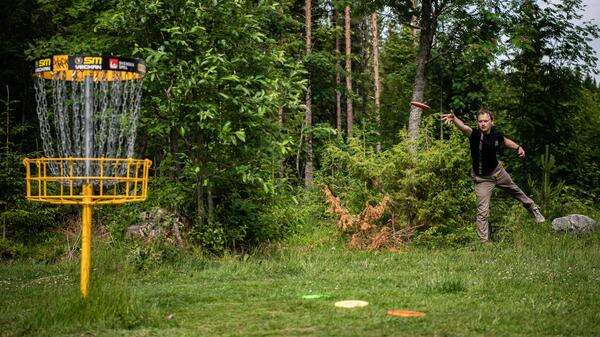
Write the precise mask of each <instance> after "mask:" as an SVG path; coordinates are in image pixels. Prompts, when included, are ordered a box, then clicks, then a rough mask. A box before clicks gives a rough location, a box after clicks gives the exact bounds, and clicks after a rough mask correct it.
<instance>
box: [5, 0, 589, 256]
mask: <svg viewBox="0 0 600 337" xmlns="http://www.w3.org/2000/svg"><path fill="white" fill-rule="evenodd" d="M584 10H585V9H584V7H583V5H582V2H581V1H580V0H565V1H561V2H550V3H548V2H546V1H527V0H526V1H502V2H497V1H479V0H456V1H450V0H423V1H416V2H413V1H408V0H407V1H387V0H381V1H378V0H376V1H356V2H353V1H243V0H223V1H213V0H189V1H183V0H172V1H159V0H156V1H141V0H110V1H94V0H62V1H48V0H37V1H27V0H23V1H12V2H10V3H6V4H5V8H4V10H3V11H2V13H0V16H1V17H2V19H1V22H2V26H3V29H2V31H1V32H0V34H2V36H1V39H0V41H1V42H0V43H1V47H0V53H2V55H1V56H0V59H1V60H2V61H1V62H2V66H1V67H0V72H1V76H0V82H1V84H2V85H1V86H0V92H1V96H0V97H1V98H2V100H1V103H2V106H1V109H0V110H1V114H2V116H1V117H2V118H1V120H2V128H1V130H0V135H1V136H2V140H3V146H2V147H3V149H2V159H1V160H0V177H1V178H0V225H2V238H1V241H0V254H1V256H2V258H3V259H13V258H18V257H31V258H34V259H41V260H47V261H52V260H56V259H59V258H60V257H61V256H63V255H64V253H65V250H67V249H68V248H65V246H64V244H63V239H62V237H61V235H62V234H60V233H61V231H62V230H64V229H65V228H69V224H73V223H74V222H77V219H78V217H79V215H78V209H77V208H71V207H55V206H46V205H40V204H32V203H27V202H26V201H25V200H24V198H23V191H24V181H23V176H24V172H23V171H24V170H23V166H22V164H21V160H22V158H23V157H25V156H27V157H39V156H42V148H41V141H40V138H39V127H38V122H37V114H36V102H35V98H34V97H35V94H34V90H33V79H32V60H33V59H35V58H37V57H42V56H49V55H54V54H70V55H74V54H110V55H123V56H133V57H138V58H142V59H144V60H145V61H146V63H147V68H148V70H149V71H148V74H147V76H146V78H145V81H144V93H143V101H142V108H141V120H140V126H139V128H138V137H137V139H138V141H137V144H136V153H137V156H138V157H139V158H149V159H151V160H152V161H153V168H152V171H151V175H152V178H151V185H150V191H151V192H150V197H149V200H148V202H146V203H143V204H135V205H127V206H123V207H114V208H113V207H109V206H105V207H102V208H99V209H98V210H97V212H96V213H95V219H94V221H95V223H97V224H101V225H102V226H100V227H102V228H105V229H106V233H108V235H109V236H110V237H112V238H114V239H117V240H118V239H121V238H123V236H124V232H125V230H126V229H127V228H128V227H129V226H130V225H132V224H136V223H137V222H139V214H140V213H141V212H142V211H144V210H147V209H151V208H154V207H161V208H164V209H167V210H169V211H170V212H173V213H174V214H177V215H178V216H180V217H181V218H182V219H184V223H185V226H184V227H185V228H183V233H184V237H185V241H186V244H187V245H188V246H189V247H196V248H199V249H200V250H201V251H203V252H210V253H216V254H221V253H223V252H225V251H227V250H236V251H239V250H241V251H244V250H247V249H250V248H252V247H256V246H257V245H261V244H263V243H268V242H272V241H277V240H281V239H285V238H286V237H289V236H290V235H292V234H294V233H298V232H302V231H307V230H310V228H311V227H313V226H315V225H316V224H317V223H320V220H323V219H325V220H327V221H329V223H332V222H333V221H334V220H333V219H330V218H329V215H327V213H326V212H325V206H324V205H325V200H326V196H325V194H324V193H323V192H322V190H323V189H324V187H325V186H327V187H328V188H329V189H330V190H331V191H333V193H334V195H335V196H337V197H339V198H340V200H341V203H342V205H343V208H344V212H347V213H348V214H351V215H352V214H354V215H356V214H359V213H360V212H361V211H362V210H363V209H364V207H365V205H377V204H379V203H380V202H382V200H386V197H387V198H388V199H389V202H388V203H387V204H386V207H385V209H384V211H382V214H381V216H380V217H378V219H376V220H375V222H376V223H375V224H374V229H373V231H372V232H369V233H363V234H365V235H363V236H362V237H361V236H356V235H355V234H356V232H357V231H359V229H358V228H354V229H352V228H350V229H348V228H347V229H346V230H347V233H346V234H349V236H351V237H352V239H354V240H352V242H353V244H354V245H355V246H359V247H367V248H368V247H371V248H379V247H384V246H397V245H402V244H408V243H414V244H424V245H463V244H465V243H468V242H471V241H473V240H475V231H474V228H473V219H474V212H475V200H474V193H473V192H472V183H471V181H470V180H469V178H468V172H469V167H470V158H469V154H468V143H467V140H466V138H464V137H463V136H462V135H461V134H459V133H458V132H457V131H456V130H454V129H453V128H452V127H448V126H444V125H442V124H441V122H440V120H439V115H440V113H447V112H450V111H453V112H455V113H456V114H457V115H458V116H459V117H460V118H461V119H463V120H465V121H466V122H467V123H469V124H471V125H473V124H474V121H475V113H476V111H477V110H478V109H479V108H480V107H486V108H488V109H490V110H492V111H494V112H495V113H496V120H495V124H496V125H497V126H498V127H499V128H501V129H502V131H503V132H504V133H505V134H506V135H507V136H508V137H510V138H511V139H514V140H515V141H516V142H517V143H518V144H520V145H521V146H523V147H524V148H525V149H526V151H527V157H526V159H525V160H519V159H518V158H517V156H516V154H515V153H512V152H511V151H505V153H504V154H503V156H502V157H503V159H504V161H505V165H506V166H507V167H508V169H509V171H510V172H512V176H513V179H514V180H515V181H516V182H517V183H518V184H519V185H520V186H521V187H522V188H523V189H524V190H525V191H526V192H527V193H528V194H532V195H533V197H534V199H535V200H536V201H537V202H538V203H539V204H540V206H541V207H542V210H543V212H544V214H546V215H547V217H548V218H549V219H552V218H553V217H556V216H562V215H565V214H569V213H582V214H586V215H589V216H592V217H595V218H596V219H598V218H599V214H600V209H599V208H598V204H599V203H600V138H599V137H597V134H598V131H599V130H600V89H599V87H598V83H596V81H595V80H594V78H593V76H592V75H593V74H595V73H596V72H597V56H596V55H595V53H594V51H593V50H592V49H591V48H590V45H589V42H590V40H591V39H593V38H598V36H599V27H598V26H597V24H596V23H594V22H586V21H581V20H578V19H580V18H581V14H582V12H583V11H584ZM411 100H418V101H424V102H427V103H428V104H429V105H430V106H431V107H432V109H430V110H428V111H423V112H421V111H420V110H419V109H416V108H412V109H411V106H410V104H409V103H410V101H411ZM331 200H335V197H334V196H330V198H329V201H331ZM523 213H524V210H522V209H521V208H520V206H519V205H516V203H515V202H514V201H511V200H510V199H507V198H505V197H504V196H502V195H500V196H499V198H498V200H497V202H495V204H494V211H493V214H494V217H493V218H492V221H493V223H494V224H497V225H498V226H499V227H501V228H502V232H503V233H504V234H510V232H511V229H512V228H515V227H516V226H519V225H520V221H522V220H521V219H522V217H520V215H521V214H523ZM73 219H75V220H73ZM75 230H76V227H75ZM353 230H354V231H355V232H352V231H353ZM382 237H385V240H380V241H377V240H373V239H374V238H379V239H381V238H382ZM504 237H506V238H509V237H510V235H504ZM376 241H377V242H376Z"/></svg>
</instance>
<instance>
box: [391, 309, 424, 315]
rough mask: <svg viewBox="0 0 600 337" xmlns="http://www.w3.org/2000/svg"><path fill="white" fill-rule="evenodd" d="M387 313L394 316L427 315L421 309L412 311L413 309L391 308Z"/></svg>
mask: <svg viewBox="0 0 600 337" xmlns="http://www.w3.org/2000/svg"><path fill="white" fill-rule="evenodd" d="M387 314H388V315H389V316H394V317H423V316H425V313H424V312H420V311H412V310H399V309H390V310H388V312H387Z"/></svg>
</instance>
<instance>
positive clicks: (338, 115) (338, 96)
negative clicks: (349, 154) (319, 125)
mask: <svg viewBox="0 0 600 337" xmlns="http://www.w3.org/2000/svg"><path fill="white" fill-rule="evenodd" d="M332 21H333V27H334V28H337V22H338V12H337V9H335V8H334V9H333V19H332ZM340 84H341V80H340V37H339V36H338V34H337V31H336V33H335V126H336V128H337V130H338V132H340V133H341V132H342V93H341V92H340Z"/></svg>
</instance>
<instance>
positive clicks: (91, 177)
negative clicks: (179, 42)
mask: <svg viewBox="0 0 600 337" xmlns="http://www.w3.org/2000/svg"><path fill="white" fill-rule="evenodd" d="M145 73H146V66H145V65H144V63H143V62H142V61H141V60H138V59H133V58H123V57H117V56H69V55H55V56H53V57H49V58H42V59H38V60H36V61H35V91H36V101H37V114H38V119H39V122H40V130H41V136H42V144H43V148H44V155H45V157H42V158H36V159H29V158H26V159H24V160H23V163H24V164H25V175H26V177H25V181H26V197H27V199H28V200H30V201H39V202H48V203H53V204H77V205H82V208H83V211H82V226H81V282H80V285H81V296H82V297H83V298H86V297H87V296H88V290H89V281H90V267H91V242H92V206H93V205H94V204H122V203H126V202H135V201H144V200H146V198H147V195H148V171H149V169H150V165H151V164H152V162H151V161H150V160H148V159H134V158H133V154H134V153H133V152H134V151H133V150H134V144H135V134H136V126H137V120H138V117H139V111H140V102H141V96H142V82H143V81H142V79H143V77H144V74H145Z"/></svg>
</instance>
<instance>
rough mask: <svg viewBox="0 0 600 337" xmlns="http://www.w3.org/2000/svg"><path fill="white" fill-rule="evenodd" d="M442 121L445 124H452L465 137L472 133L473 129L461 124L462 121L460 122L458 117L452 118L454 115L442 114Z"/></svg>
mask: <svg viewBox="0 0 600 337" xmlns="http://www.w3.org/2000/svg"><path fill="white" fill-rule="evenodd" d="M442 121H444V122H446V123H450V122H452V123H454V125H456V127H457V128H458V129H459V130H460V131H462V133H464V134H465V135H466V136H470V135H471V133H472V132H473V129H471V127H470V126H468V125H466V124H465V123H463V121H461V120H460V119H459V118H458V117H456V116H454V114H443V115H442Z"/></svg>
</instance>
